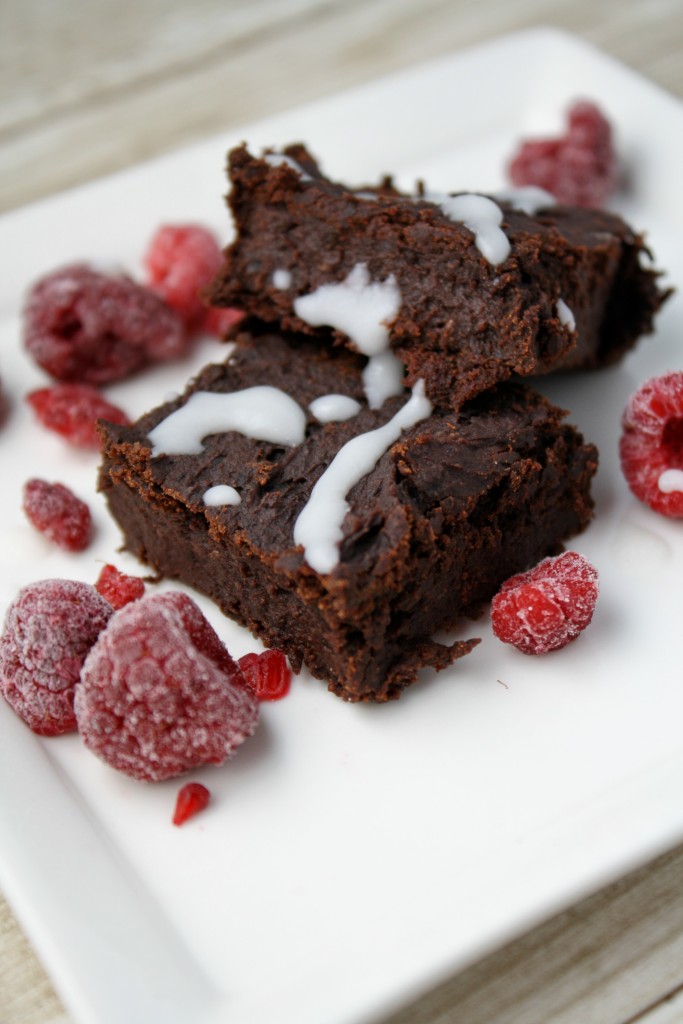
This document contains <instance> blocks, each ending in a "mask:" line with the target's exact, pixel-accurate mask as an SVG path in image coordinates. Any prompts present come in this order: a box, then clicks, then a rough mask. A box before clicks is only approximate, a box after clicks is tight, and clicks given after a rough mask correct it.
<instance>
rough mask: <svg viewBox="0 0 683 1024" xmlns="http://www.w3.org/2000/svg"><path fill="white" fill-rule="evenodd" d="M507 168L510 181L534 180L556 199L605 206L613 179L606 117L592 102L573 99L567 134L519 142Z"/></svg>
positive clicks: (614, 169) (612, 154)
mask: <svg viewBox="0 0 683 1024" xmlns="http://www.w3.org/2000/svg"><path fill="white" fill-rule="evenodd" d="M508 174H509V177H510V180H511V181H512V183H513V184H514V185H538V186H540V187H541V188H544V189H546V191H548V192H551V193H552V194H553V195H554V196H555V198H556V199H557V201H558V203H566V204H567V205H569V206H588V207H596V206H603V205H604V204H605V202H606V201H607V199H608V198H609V196H610V195H611V194H612V192H613V191H614V189H615V188H616V184H617V159H616V154H615V152H614V148H613V145H612V129H611V127H610V124H609V122H608V121H607V119H606V118H605V116H604V115H603V114H602V113H601V111H600V110H599V109H598V107H596V106H595V104H594V103H588V102H586V101H579V102H577V103H575V104H574V105H573V106H572V107H571V108H570V110H569V114H568V127H567V132H566V134H565V135H564V136H563V137H562V138H559V139H541V140H531V141H527V142H523V143H522V144H521V145H520V148H519V150H518V152H517V154H516V155H515V156H514V157H513V159H512V160H511V161H510V164H509V166H508Z"/></svg>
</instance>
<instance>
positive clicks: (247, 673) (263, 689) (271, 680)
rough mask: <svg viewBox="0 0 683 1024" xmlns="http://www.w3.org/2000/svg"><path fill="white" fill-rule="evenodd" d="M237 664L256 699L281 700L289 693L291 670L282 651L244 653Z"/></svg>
mask: <svg viewBox="0 0 683 1024" xmlns="http://www.w3.org/2000/svg"><path fill="white" fill-rule="evenodd" d="M237 664H238V665H239V667H240V668H241V669H242V672H243V673H244V678H245V679H246V681H247V684H248V685H249V686H250V687H251V688H252V690H253V691H254V693H255V694H256V696H257V698H258V700H281V699H282V697H286V696H287V694H288V693H289V685H290V683H291V681H292V672H291V669H290V667H289V665H288V664H287V659H286V657H285V656H284V654H283V653H282V651H275V650H273V651H264V652H263V653H262V654H245V655H243V657H241V658H240V659H239V661H238V662H237Z"/></svg>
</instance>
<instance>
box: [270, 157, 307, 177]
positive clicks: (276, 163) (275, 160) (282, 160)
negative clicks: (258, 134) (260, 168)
mask: <svg viewBox="0 0 683 1024" xmlns="http://www.w3.org/2000/svg"><path fill="white" fill-rule="evenodd" d="M263 159H264V160H265V161H266V163H268V164H270V165H271V167H280V166H281V165H282V164H285V165H286V166H287V167H291V168H292V170H293V171H296V173H297V174H298V175H299V177H300V178H301V180H302V181H313V178H312V177H311V175H310V174H308V173H307V172H306V171H305V170H304V169H303V167H302V166H301V164H298V163H297V162H296V160H294V159H293V158H292V157H291V156H287V154H286V153H264V154H263Z"/></svg>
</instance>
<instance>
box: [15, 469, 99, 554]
mask: <svg viewBox="0 0 683 1024" xmlns="http://www.w3.org/2000/svg"><path fill="white" fill-rule="evenodd" d="M24 512H25V513H26V515H27V516H28V518H29V520H30V521H31V523H32V524H33V525H34V526H35V528H36V530H40V532H41V533H43V534H45V536H46V537H47V538H48V540H51V541H53V543H55V544H57V545H58V546H59V547H60V548H64V550H65V551H83V550H84V549H85V548H87V546H88V544H89V543H90V534H91V530H92V519H91V516H90V509H89V508H88V506H87V505H86V504H85V502H84V501H81V499H80V498H77V497H76V495H75V494H74V493H73V492H72V491H70V490H69V488H68V487H65V486H64V484H49V483H48V482H47V481H46V480H36V479H34V480H29V481H27V483H25V484H24Z"/></svg>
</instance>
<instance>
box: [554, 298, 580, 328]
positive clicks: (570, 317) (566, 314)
mask: <svg viewBox="0 0 683 1024" xmlns="http://www.w3.org/2000/svg"><path fill="white" fill-rule="evenodd" d="M556 309H557V319H558V320H559V321H560V323H561V324H562V325H563V326H564V327H568V328H569V330H570V331H575V330H576V319H575V317H574V314H573V313H572V311H571V309H570V308H569V306H568V305H567V303H566V302H565V301H564V299H558V300H557V306H556Z"/></svg>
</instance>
